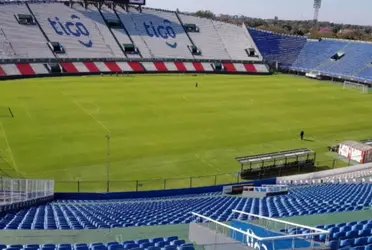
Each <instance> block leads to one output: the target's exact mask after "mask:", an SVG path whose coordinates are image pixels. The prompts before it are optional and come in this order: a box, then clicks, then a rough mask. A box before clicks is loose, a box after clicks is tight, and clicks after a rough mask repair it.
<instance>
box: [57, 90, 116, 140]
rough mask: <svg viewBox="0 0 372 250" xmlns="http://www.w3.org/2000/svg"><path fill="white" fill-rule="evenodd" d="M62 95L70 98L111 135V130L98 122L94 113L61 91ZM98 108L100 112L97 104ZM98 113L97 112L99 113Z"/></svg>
mask: <svg viewBox="0 0 372 250" xmlns="http://www.w3.org/2000/svg"><path fill="white" fill-rule="evenodd" d="M61 92H62V94H63V95H64V96H66V97H68V98H69V99H70V100H71V101H72V102H73V103H74V104H75V105H76V106H78V107H79V108H80V109H81V110H82V111H83V112H84V113H86V114H87V115H89V116H90V117H91V118H92V119H93V120H94V121H95V122H96V123H97V124H98V125H99V126H101V127H102V128H103V129H104V130H105V131H106V132H108V133H109V134H111V131H110V129H109V128H107V127H106V126H105V125H104V124H103V123H102V122H101V121H100V120H98V119H97V118H96V117H95V116H94V115H92V113H90V112H88V110H86V109H85V108H84V107H83V106H81V104H80V103H79V102H78V101H77V100H75V99H73V98H72V97H71V96H69V95H67V94H66V93H65V92H64V91H63V90H61ZM95 105H96V106H97V108H98V111H99V110H100V108H99V107H98V105H97V104H95ZM98 111H97V112H98Z"/></svg>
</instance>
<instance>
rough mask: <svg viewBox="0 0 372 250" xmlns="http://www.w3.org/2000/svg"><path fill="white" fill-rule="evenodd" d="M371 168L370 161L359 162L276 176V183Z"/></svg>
mask: <svg viewBox="0 0 372 250" xmlns="http://www.w3.org/2000/svg"><path fill="white" fill-rule="evenodd" d="M367 169H372V163H367V164H360V165H355V166H351V167H344V168H337V169H331V170H325V171H320V172H314V173H309V174H299V175H291V176H283V177H277V178H276V183H278V184H280V183H285V182H288V181H300V180H303V181H304V180H309V181H310V180H314V179H321V178H325V177H331V176H336V175H341V174H346V173H352V172H357V171H362V170H367Z"/></svg>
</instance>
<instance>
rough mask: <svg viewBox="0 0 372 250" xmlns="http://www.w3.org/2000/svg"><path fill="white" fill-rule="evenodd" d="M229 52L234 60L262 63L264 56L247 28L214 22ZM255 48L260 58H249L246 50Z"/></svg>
mask: <svg viewBox="0 0 372 250" xmlns="http://www.w3.org/2000/svg"><path fill="white" fill-rule="evenodd" d="M212 23H213V25H214V27H215V28H216V30H217V33H218V35H219V37H220V38H221V40H222V42H223V44H224V46H225V48H226V50H227V52H228V53H229V55H230V57H231V58H232V59H234V60H252V61H262V56H261V55H260V54H259V53H260V52H259V51H258V49H257V48H256V46H255V44H254V42H253V40H252V38H251V37H250V35H249V33H248V31H247V30H245V28H243V27H241V26H240V27H239V26H236V25H233V24H229V23H223V22H216V21H213V22H212ZM248 48H254V49H255V50H256V52H257V53H258V55H259V56H258V57H249V56H248V54H247V53H246V51H245V49H248Z"/></svg>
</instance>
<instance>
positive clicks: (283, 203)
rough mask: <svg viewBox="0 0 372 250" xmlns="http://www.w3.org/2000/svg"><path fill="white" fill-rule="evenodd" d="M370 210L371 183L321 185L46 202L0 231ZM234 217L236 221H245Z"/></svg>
mask: <svg viewBox="0 0 372 250" xmlns="http://www.w3.org/2000/svg"><path fill="white" fill-rule="evenodd" d="M370 205H372V184H324V185H317V186H307V187H301V188H296V189H291V190H290V192H289V194H288V195H282V196H276V197H267V198H262V199H258V198H242V197H230V196H214V197H208V198H190V199H185V200H184V199H179V200H172V199H169V200H168V199H166V200H161V201H143V202H134V203H133V202H132V203H103V204H94V203H92V204H89V203H88V204H85V203H82V204H74V203H73V204H60V203H50V204H48V205H42V206H38V207H31V208H27V209H24V210H21V211H19V212H17V213H15V214H7V215H5V216H4V217H2V218H1V219H0V229H49V230H53V229H96V228H117V227H132V226H144V225H164V224H180V223H190V222H191V221H192V220H193V217H192V215H191V212H196V213H199V214H203V215H205V216H209V217H211V218H212V219H215V220H218V221H230V220H232V219H234V214H233V213H232V210H233V209H237V210H242V211H246V212H249V213H253V214H259V215H263V216H268V217H284V216H296V215H306V214H320V213H330V212H342V211H357V210H361V209H364V208H365V207H368V206H370ZM245 217H246V216H245V215H240V216H239V218H238V219H245Z"/></svg>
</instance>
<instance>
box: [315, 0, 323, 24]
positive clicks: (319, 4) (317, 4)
mask: <svg viewBox="0 0 372 250" xmlns="http://www.w3.org/2000/svg"><path fill="white" fill-rule="evenodd" d="M320 7H322V0H314V22H315V23H316V22H318V17H319V10H320Z"/></svg>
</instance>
